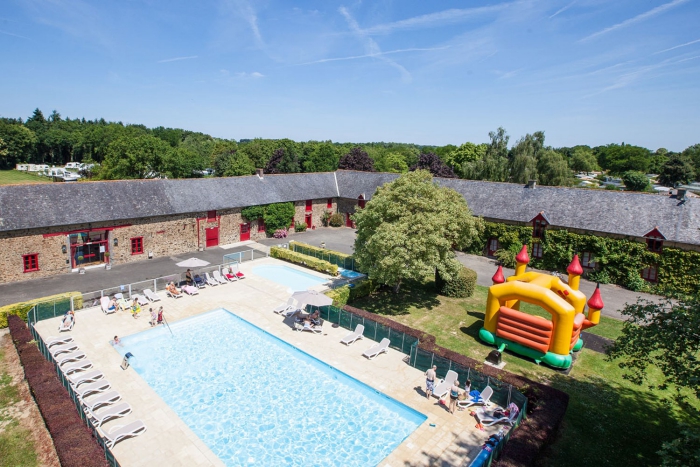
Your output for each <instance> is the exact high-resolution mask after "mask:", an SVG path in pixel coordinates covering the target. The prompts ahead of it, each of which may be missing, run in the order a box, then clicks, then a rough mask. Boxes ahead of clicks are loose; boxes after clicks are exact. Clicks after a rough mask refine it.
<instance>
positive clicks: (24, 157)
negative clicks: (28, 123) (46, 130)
mask: <svg viewBox="0 0 700 467" xmlns="http://www.w3.org/2000/svg"><path fill="white" fill-rule="evenodd" d="M0 138H2V139H3V140H4V141H5V145H6V147H7V154H6V155H5V156H4V157H1V158H0V166H2V167H4V168H8V169H9V168H13V167H14V165H15V164H17V163H20V162H29V161H30V159H31V157H32V154H33V152H34V146H35V145H36V143H37V141H38V140H37V137H36V135H35V134H34V132H33V131H32V130H30V129H29V128H27V127H25V126H23V125H20V124H15V123H6V122H4V121H0Z"/></svg>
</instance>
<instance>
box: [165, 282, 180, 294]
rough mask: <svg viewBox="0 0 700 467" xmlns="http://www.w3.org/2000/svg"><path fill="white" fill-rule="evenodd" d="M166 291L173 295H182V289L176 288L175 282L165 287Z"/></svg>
mask: <svg viewBox="0 0 700 467" xmlns="http://www.w3.org/2000/svg"><path fill="white" fill-rule="evenodd" d="M165 290H167V291H168V292H169V293H170V294H171V295H180V289H178V288H177V287H175V282H171V283H170V284H168V285H167V286H166V287H165Z"/></svg>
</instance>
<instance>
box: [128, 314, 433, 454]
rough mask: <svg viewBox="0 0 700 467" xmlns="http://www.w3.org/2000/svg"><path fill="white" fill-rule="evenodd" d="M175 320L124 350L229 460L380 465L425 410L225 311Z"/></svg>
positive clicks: (134, 337)
mask: <svg viewBox="0 0 700 467" xmlns="http://www.w3.org/2000/svg"><path fill="white" fill-rule="evenodd" d="M171 328H172V332H173V334H174V336H171V334H170V332H169V331H168V329H167V328H165V327H159V328H155V329H151V330H148V331H144V332H140V333H138V334H134V335H131V336H128V337H125V338H123V339H122V343H123V344H124V346H123V347H121V348H118V350H119V352H120V353H121V354H122V355H123V354H125V353H126V352H131V353H132V354H133V355H134V357H133V358H131V360H130V362H131V366H132V368H134V369H135V370H136V372H137V373H138V374H139V375H141V377H142V378H143V379H144V380H145V381H146V382H147V383H148V384H149V385H150V386H151V387H152V388H153V389H154V390H155V391H156V392H157V393H158V394H159V395H160V396H161V397H162V398H163V400H164V401H165V402H166V403H167V404H168V405H169V406H170V407H171V408H172V409H173V410H174V411H175V412H176V413H177V414H178V416H179V417H180V418H181V419H182V420H183V421H184V422H185V423H186V424H187V425H188V426H189V427H190V428H191V429H192V431H194V432H195V434H196V435H197V436H199V438H200V439H201V440H202V441H204V442H205V443H206V444H207V445H208V446H209V448H210V449H211V450H212V451H213V452H214V453H215V454H216V455H217V456H218V457H219V458H220V459H221V460H222V461H223V462H224V463H225V464H226V465H229V466H234V465H235V466H239V465H265V466H281V465H298V466H305V467H306V466H374V465H377V464H378V463H379V462H381V460H382V459H383V458H384V457H386V456H387V455H388V454H389V453H390V452H391V451H393V450H394V449H395V448H396V447H397V446H398V445H399V444H400V443H401V442H402V441H403V440H404V439H405V438H406V437H407V436H408V435H409V434H410V433H412V432H413V431H414V430H415V429H416V428H417V427H418V426H419V425H420V424H421V423H423V422H424V421H425V419H426V417H425V416H424V415H422V414H421V413H419V412H416V411H415V410H413V409H411V408H409V407H407V406H405V405H404V404H401V403H400V402H398V401H396V400H394V399H392V398H390V397H388V396H386V395H384V394H382V393H379V392H377V391H375V390H374V389H372V388H370V387H369V386H367V385H365V384H363V383H361V382H359V381H357V380H356V379H354V378H351V377H350V376H348V375H346V374H344V373H342V372H340V371H338V370H336V369H334V368H332V367H330V366H329V365H327V364H325V363H323V362H321V361H319V360H317V359H315V358H313V357H311V356H310V355H308V354H306V353H304V352H302V351H301V350H299V349H297V348H295V347H293V346H292V345H289V344H287V343H285V342H283V341H281V340H280V339H278V338H276V337H274V336H272V335H270V334H268V333H266V332H265V331H263V330H261V329H259V328H257V327H256V326H253V325H252V324H250V323H248V322H247V321H245V320H243V319H242V318H239V317H238V316H236V315H234V314H232V313H230V312H228V311H227V310H224V309H218V310H214V311H211V312H208V313H204V314H202V315H199V316H195V317H192V318H188V319H184V320H182V321H179V322H177V323H174V324H171ZM339 345H340V344H339Z"/></svg>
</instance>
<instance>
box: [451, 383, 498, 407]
mask: <svg viewBox="0 0 700 467" xmlns="http://www.w3.org/2000/svg"><path fill="white" fill-rule="evenodd" d="M491 396H493V388H492V387H491V386H486V387H485V388H484V390H483V391H482V392H481V395H480V396H479V397H478V398H476V399H475V398H472V397H469V399H467V400H464V401H457V405H458V406H460V407H461V408H463V409H466V408H467V407H472V406H475V405H483V406H484V407H486V406H488V405H489V404H491Z"/></svg>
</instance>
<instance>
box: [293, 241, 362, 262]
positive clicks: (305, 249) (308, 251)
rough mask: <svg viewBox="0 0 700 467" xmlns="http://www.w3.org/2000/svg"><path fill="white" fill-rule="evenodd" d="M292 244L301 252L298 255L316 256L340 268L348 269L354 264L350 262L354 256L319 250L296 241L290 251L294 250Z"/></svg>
mask: <svg viewBox="0 0 700 467" xmlns="http://www.w3.org/2000/svg"><path fill="white" fill-rule="evenodd" d="M292 243H294V245H295V246H296V248H297V250H301V251H297V252H298V253H302V254H305V255H309V256H315V257H317V258H318V257H321V258H322V259H325V260H327V261H328V262H330V263H333V264H337V265H338V266H340V267H346V265H350V264H352V261H348V260H351V259H352V255H347V254H345V253H341V252H339V251H333V250H327V249H325V248H319V247H317V246H313V245H309V244H308V243H302V242H297V241H296V240H292V241H291V242H289V249H290V250H291V249H293V248H292ZM346 269H349V268H346Z"/></svg>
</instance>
